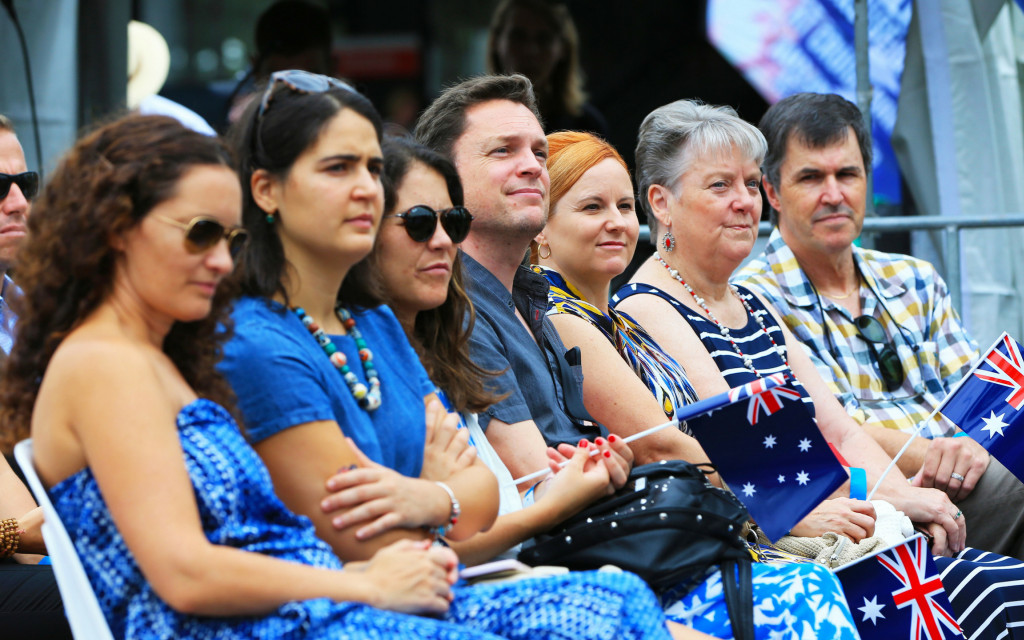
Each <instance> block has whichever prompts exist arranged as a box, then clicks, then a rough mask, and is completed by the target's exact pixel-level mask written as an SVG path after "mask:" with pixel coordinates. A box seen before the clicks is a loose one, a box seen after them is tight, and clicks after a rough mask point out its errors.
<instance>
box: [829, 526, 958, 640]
mask: <svg viewBox="0 0 1024 640" xmlns="http://www.w3.org/2000/svg"><path fill="white" fill-rule="evenodd" d="M836 577H837V578H839V581H840V582H842V584H843V592H844V593H845V594H846V602H847V604H849V605H850V612H851V613H853V621H854V622H855V623H856V624H857V630H858V631H859V632H860V636H861V637H862V638H872V640H875V639H878V640H888V639H889V638H892V639H893V640H896V639H899V640H906V639H907V638H910V639H911V640H924V639H926V638H927V639H928V640H940V639H941V638H962V637H963V633H962V632H961V630H960V625H958V624H957V622H956V618H955V617H954V615H953V609H952V607H951V606H950V604H949V598H947V597H946V592H945V589H943V587H942V580H941V579H940V578H939V572H938V570H937V569H936V568H935V563H934V562H933V561H932V557H931V553H930V552H929V550H928V543H927V542H926V541H925V539H924V536H922V535H921V534H918V535H916V536H914V537H913V538H910V539H908V540H904V541H903V542H901V543H900V544H898V545H895V546H893V547H890V548H888V549H883V550H882V551H879V552H877V553H874V554H871V555H869V556H864V557H863V558H859V559H858V560H855V561H854V562H851V563H850V564H847V565H844V566H842V567H840V568H839V569H838V570H836Z"/></svg>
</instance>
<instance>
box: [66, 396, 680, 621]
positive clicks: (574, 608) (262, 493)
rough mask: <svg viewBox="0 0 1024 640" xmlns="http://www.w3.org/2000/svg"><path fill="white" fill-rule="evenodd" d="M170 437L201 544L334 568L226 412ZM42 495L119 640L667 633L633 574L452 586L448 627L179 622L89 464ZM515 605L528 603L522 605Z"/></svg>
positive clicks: (308, 605)
mask: <svg viewBox="0 0 1024 640" xmlns="http://www.w3.org/2000/svg"><path fill="white" fill-rule="evenodd" d="M178 432H179V437H180V440H181V445H182V449H183V451H184V462H185V466H186V468H187V469H188V473H189V476H190V477H191V478H192V484H193V487H194V489H195V496H196V502H197V506H198V508H199V515H200V521H201V522H202V525H203V530H204V532H205V534H206V536H207V538H208V539H209V540H210V541H211V542H213V543H215V544H220V545H225V546H230V547H234V548H237V549H242V550H245V551H250V552H253V553H262V554H265V555H268V556H271V557H275V558H279V559H282V560H288V561H292V562H298V563H302V564H307V565H311V566H316V567H323V568H329V569H341V562H340V561H339V560H338V558H337V557H336V556H335V555H334V554H333V553H332V552H331V550H330V548H329V547H328V546H327V545H326V544H325V543H324V542H322V541H320V540H319V539H318V538H317V537H316V535H315V532H314V530H313V525H312V523H311V522H310V521H309V520H308V519H307V518H305V517H302V516H297V515H294V514H292V513H291V512H289V511H288V509H287V508H286V507H285V506H284V505H283V504H282V503H281V501H280V500H279V499H278V498H277V496H276V495H275V494H274V489H273V485H272V484H271V480H270V475H269V474H268V473H267V470H266V467H264V466H263V462H262V461H261V460H260V458H259V457H258V456H257V455H256V453H255V452H254V451H253V450H252V448H251V447H250V446H249V445H248V444H247V443H246V442H245V439H244V438H243V437H242V435H241V433H239V431H238V428H237V426H236V425H235V423H234V421H233V420H232V419H231V416H230V415H229V414H228V413H227V411H225V410H224V409H223V408H221V407H220V406H219V405H217V404H215V403H213V402H210V401H208V400H202V399H200V400H196V401H195V402H193V403H191V404H189V405H187V406H186V407H184V408H183V409H182V410H181V412H180V413H179V414H178ZM49 494H50V499H51V500H52V501H53V504H54V506H55V507H56V509H57V512H58V513H59V514H60V517H61V520H62V521H63V522H64V525H65V527H66V528H67V530H68V533H69V534H70V536H71V539H72V541H73V542H74V544H75V549H76V550H77V551H78V554H79V556H80V557H81V558H82V561H83V564H84V566H85V571H86V574H87V575H88V577H89V581H90V583H92V585H93V589H94V590H95V592H96V595H97V598H98V599H99V602H100V607H101V608H102V609H103V612H104V615H105V616H106V618H107V622H108V623H109V625H110V628H111V631H112V632H113V634H114V636H115V637H117V638H145V639H151V638H160V639H163V638H166V639H171V638H192V639H198V640H202V639H204V638H217V639H219V640H220V639H224V640H230V639H234V638H238V639H242V638H246V639H249V638H282V639H292V638H295V639H297V638H332V639H343V638H353V639H356V638H371V639H372V638H443V639H449V638H451V639H455V638H497V637H505V638H517V639H518V638H522V639H523V640H526V639H527V638H566V639H569V638H573V639H578V638H584V637H587V638H636V639H638V640H639V639H640V638H667V637H668V633H667V631H666V630H665V627H664V617H663V615H662V613H661V609H660V607H659V606H658V603H657V602H656V600H655V598H654V594H652V593H651V592H650V590H649V589H647V588H646V587H645V586H644V584H643V582H642V581H641V580H640V579H639V578H637V577H636V576H633V575H631V574H609V575H604V574H593V573H580V574H573V575H570V576H566V577H559V578H557V579H556V578H547V579H545V580H530V581H524V582H515V583H505V584H496V585H485V586H474V587H467V588H462V589H458V590H457V591H456V597H455V601H454V602H453V603H452V608H451V610H450V612H449V614H448V621H440V620H435V619H430V618H422V617H417V616H410V615H403V614H398V613H393V612H389V611H381V610H378V609H374V608H372V607H369V606H366V605H362V604H357V603H344V602H342V603H335V602H331V601H329V600H327V599H318V600H306V601H301V602H290V603H288V604H285V605H283V606H281V607H280V608H278V610H277V611H276V612H275V613H273V614H271V615H268V616H264V617H242V616H238V617H230V618H212V617H199V616H189V615H184V614H181V613H178V612H177V611H174V610H173V609H171V607H170V606H168V605H167V603H165V602H164V601H163V600H161V599H160V597H159V596H158V595H157V594H156V592H155V591H154V590H153V588H152V587H151V586H150V585H149V583H148V582H147V581H146V579H145V577H144V576H143V575H142V572H141V571H140V570H139V567H138V565H137V564H136V562H135V560H134V558H133V557H132V554H131V552H130V551H129V550H128V547H127V546H126V545H125V542H124V539H123V538H122V537H121V534H120V533H119V532H118V530H117V527H116V526H115V524H114V521H113V519H112V518H111V515H110V511H109V510H108V509H107V506H106V503H105V502H104V501H103V496H102V495H101V493H100V490H99V485H98V484H97V483H96V480H95V478H94V477H93V475H92V472H91V471H90V470H89V469H88V468H86V469H83V470H82V471H80V472H78V473H76V474H74V475H72V476H69V477H68V478H65V479H64V480H63V481H61V482H59V483H57V484H56V485H55V486H54V487H53V488H51V489H50V491H49ZM524 602H529V603H531V604H530V606H528V607H524V606H520V605H521V604H522V603H524ZM453 623H458V624H453ZM492 633H498V634H500V635H492Z"/></svg>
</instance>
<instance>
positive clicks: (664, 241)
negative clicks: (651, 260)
mask: <svg viewBox="0 0 1024 640" xmlns="http://www.w3.org/2000/svg"><path fill="white" fill-rule="evenodd" d="M661 248H662V249H664V250H665V251H666V252H669V253H671V252H672V250H673V249H675V248H676V237H675V236H674V235H672V230H671V229H667V230H666V231H665V235H663V236H662V237H661Z"/></svg>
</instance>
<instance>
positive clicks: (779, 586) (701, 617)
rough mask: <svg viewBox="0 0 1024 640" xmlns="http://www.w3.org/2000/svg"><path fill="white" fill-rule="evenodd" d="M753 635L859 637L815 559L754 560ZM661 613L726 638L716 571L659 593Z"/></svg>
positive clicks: (769, 639) (764, 639)
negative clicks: (794, 561) (800, 561)
mask: <svg viewBox="0 0 1024 640" xmlns="http://www.w3.org/2000/svg"><path fill="white" fill-rule="evenodd" d="M752 569H753V586H754V635H755V636H756V637H757V638H758V639H759V640H802V639H804V638H834V639H837V640H846V639H850V640H855V639H856V638H859V635H858V634H857V627H856V625H855V624H854V622H853V617H852V616H851V614H850V609H849V607H848V606H847V605H846V597H845V596H844V595H843V590H842V587H841V586H840V585H839V581H838V580H837V579H836V577H835V576H834V575H833V574H832V572H831V571H829V570H828V569H826V568H825V567H824V566H822V565H818V564H762V563H754V564H753V566H752ZM661 600H662V603H663V604H664V605H665V616H666V617H667V618H668V619H669V620H672V621H673V622H678V623H680V624H685V625H686V626H688V627H693V628H694V629H696V630H698V631H702V632H704V633H706V634H708V635H711V636H714V637H716V638H732V636H733V634H732V627H731V625H730V624H729V612H728V610H727V609H726V606H725V597H724V595H723V593H722V572H721V571H715V572H714V573H713V574H712V575H711V576H710V577H709V578H708V579H707V580H705V581H704V582H703V583H702V584H700V585H699V586H698V587H697V588H695V589H692V590H690V591H688V592H687V591H686V590H685V589H679V590H669V591H667V592H665V593H664V594H662V598H661Z"/></svg>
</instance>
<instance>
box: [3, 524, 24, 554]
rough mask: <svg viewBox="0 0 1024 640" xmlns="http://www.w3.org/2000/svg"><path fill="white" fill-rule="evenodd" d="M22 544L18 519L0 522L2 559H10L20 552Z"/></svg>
mask: <svg viewBox="0 0 1024 640" xmlns="http://www.w3.org/2000/svg"><path fill="white" fill-rule="evenodd" d="M20 543H21V531H20V529H19V528H18V519H17V518H7V519H6V520H0V559H2V558H10V557H11V556H13V555H14V554H15V553H17V552H18V545H19V544H20Z"/></svg>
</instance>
